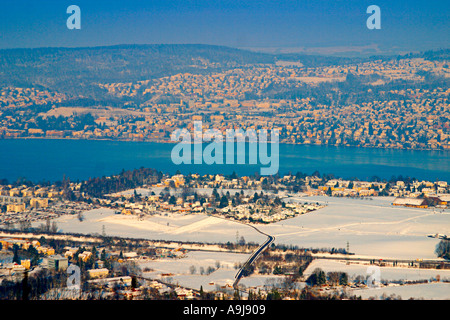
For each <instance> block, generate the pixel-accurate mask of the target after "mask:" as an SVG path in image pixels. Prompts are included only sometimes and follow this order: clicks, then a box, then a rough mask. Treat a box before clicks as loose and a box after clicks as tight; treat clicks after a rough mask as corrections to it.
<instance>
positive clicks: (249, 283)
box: [139, 251, 304, 291]
mask: <svg viewBox="0 0 450 320" xmlns="http://www.w3.org/2000/svg"><path fill="white" fill-rule="evenodd" d="M248 257H249V256H248V255H247V254H240V253H229V252H204V251H190V252H188V253H187V254H186V255H185V256H184V257H183V258H179V259H170V258H165V259H159V260H155V261H146V262H141V263H139V266H140V268H141V269H142V270H144V269H145V268H150V269H153V271H147V272H143V276H144V277H146V278H152V279H160V280H163V281H171V282H172V283H177V282H178V283H179V284H180V285H181V286H185V287H188V288H193V289H197V290H199V289H200V286H202V287H203V290H205V291H208V290H216V288H217V286H226V285H229V286H231V285H232V284H233V282H234V280H235V278H234V277H235V275H236V273H237V271H238V270H237V269H235V266H236V265H237V264H239V263H244V262H245V261H246V260H247V259H248ZM217 264H219V265H220V267H219V268H217ZM209 267H211V268H214V269H215V271H214V272H212V273H210V274H206V271H207V269H208V268H209ZM201 268H203V270H204V271H205V273H204V274H203V275H202V274H201V272H200V269H201ZM193 270H194V272H192V271H193ZM168 273H171V274H172V275H170V276H162V274H168ZM283 278H284V276H275V275H252V276H250V277H247V278H242V279H241V281H240V282H239V284H240V285H244V286H245V287H247V288H257V287H264V286H268V287H271V286H273V285H275V286H276V285H279V284H280V282H281V281H282V280H283ZM303 285H304V284H302V286H303ZM228 289H230V287H228Z"/></svg>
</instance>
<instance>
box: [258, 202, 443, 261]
mask: <svg viewBox="0 0 450 320" xmlns="http://www.w3.org/2000/svg"><path fill="white" fill-rule="evenodd" d="M392 200H393V198H374V200H360V199H346V198H334V197H320V196H317V197H305V198H294V199H291V201H302V202H303V201H307V202H319V203H326V204H328V206H327V207H325V208H323V209H320V210H316V211H313V212H310V213H307V214H305V215H300V216H297V217H295V218H292V219H288V220H284V221H279V222H276V223H273V224H270V225H262V226H261V227H260V230H262V231H264V232H267V233H269V234H271V235H274V236H275V237H276V243H284V244H293V245H299V246H303V247H307V248H308V247H311V248H332V247H335V248H346V244H347V241H348V242H349V245H350V252H352V253H355V254H358V255H367V256H372V257H379V258H394V259H411V260H413V259H417V258H419V259H434V258H436V255H435V253H434V251H435V248H436V244H437V243H438V242H439V240H438V239H434V238H428V237H427V235H428V234H436V233H442V234H450V214H449V213H450V212H449V211H448V210H447V211H446V212H445V213H441V212H440V211H433V210H432V209H415V208H405V207H394V206H392V205H391V203H392Z"/></svg>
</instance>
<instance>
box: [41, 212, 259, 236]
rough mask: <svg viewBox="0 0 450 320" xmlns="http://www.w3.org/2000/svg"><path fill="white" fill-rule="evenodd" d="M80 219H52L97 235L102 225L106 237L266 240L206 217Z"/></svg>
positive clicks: (101, 215) (93, 215) (65, 228)
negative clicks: (240, 238)
mask: <svg viewBox="0 0 450 320" xmlns="http://www.w3.org/2000/svg"><path fill="white" fill-rule="evenodd" d="M83 216H84V220H83V221H79V219H78V217H77V215H66V216H62V217H59V218H58V219H55V221H56V223H57V225H58V230H61V231H62V232H72V233H82V234H95V233H96V234H101V233H102V231H103V226H105V227H104V229H105V233H106V234H107V235H110V236H122V237H129V238H143V239H152V240H173V241H184V242H189V241H190V242H207V243H217V242H222V243H226V242H228V241H230V242H233V243H234V242H236V234H238V235H239V237H241V236H243V237H244V238H245V240H246V241H247V242H249V241H253V242H257V243H262V242H263V241H264V240H265V239H266V237H265V236H264V235H261V234H260V233H258V232H257V231H256V230H254V229H253V228H251V227H249V226H246V225H244V224H241V223H236V222H233V221H228V220H225V219H220V218H216V217H210V216H206V215H194V214H179V213H168V214H167V216H166V215H157V216H151V217H145V218H144V219H143V220H139V219H138V218H137V217H136V216H132V215H122V214H114V211H113V210H109V209H95V210H91V211H87V212H84V213H83ZM39 223H40V222H37V223H36V225H39Z"/></svg>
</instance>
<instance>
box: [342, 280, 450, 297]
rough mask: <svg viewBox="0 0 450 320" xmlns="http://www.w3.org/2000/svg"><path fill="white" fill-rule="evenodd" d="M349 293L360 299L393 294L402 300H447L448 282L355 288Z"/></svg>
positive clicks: (449, 288) (449, 291) (449, 287)
mask: <svg viewBox="0 0 450 320" xmlns="http://www.w3.org/2000/svg"><path fill="white" fill-rule="evenodd" d="M349 293H350V294H351V295H356V296H361V298H362V299H369V298H371V297H373V298H375V299H383V295H385V296H390V295H392V294H395V295H396V296H397V297H398V296H400V297H401V298H402V299H403V300H407V299H410V298H414V299H425V300H449V299H450V283H444V282H434V283H424V284H413V285H402V286H389V287H383V288H378V289H377V288H373V289H355V290H351V291H349Z"/></svg>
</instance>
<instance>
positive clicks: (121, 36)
mask: <svg viewBox="0 0 450 320" xmlns="http://www.w3.org/2000/svg"><path fill="white" fill-rule="evenodd" d="M0 3H1V4H2V5H1V8H2V9H1V10H0V48H18V47H20V48H31V47H55V46H63V47H79V46H103V45H114V44H124V43H127V44H151V43H203V44H215V45H226V46H232V47H329V46H365V45H374V44H375V45H377V46H379V47H380V48H392V47H398V48H401V49H402V50H408V51H416V50H427V49H434V48H444V47H445V48H448V47H450V45H449V43H450V22H449V20H450V15H449V12H450V10H449V9H450V1H435V0H428V1H423V0H421V1H419V0H410V1H405V0H397V1H392V0H391V1H386V0H383V1H380V0H373V1H366V0H342V1H340V0H310V1H305V0H298V1H286V0H281V1H266V0H259V1H254V0H249V1H241V0H227V1H214V0H198V1H194V0H149V1H144V0H128V1H125V0H120V1H114V0H110V1H104V0H97V1H93V0H91V1H84V0H71V1H65V0H59V1H58V0H54V1H50V0H46V1H38V0H36V1H24V0H1V1H0ZM71 4H75V5H78V6H79V7H80V8H81V30H69V29H67V27H66V20H67V18H68V16H69V15H68V14H67V13H66V8H67V7H68V6H69V5H71ZM372 4H375V5H378V6H379V7H380V8H381V30H369V29H367V27H366V20H367V18H368V16H369V14H367V13H366V9H367V7H368V6H369V5H372Z"/></svg>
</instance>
